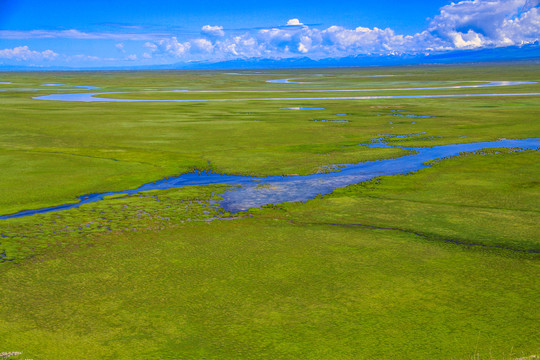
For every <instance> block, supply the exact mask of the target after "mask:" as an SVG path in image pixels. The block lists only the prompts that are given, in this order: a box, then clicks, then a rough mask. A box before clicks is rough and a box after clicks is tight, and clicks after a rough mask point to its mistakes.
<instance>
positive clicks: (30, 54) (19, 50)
mask: <svg viewBox="0 0 540 360" xmlns="http://www.w3.org/2000/svg"><path fill="white" fill-rule="evenodd" d="M56 57H58V54H57V53H55V52H54V51H52V50H45V51H35V50H30V48H29V47H28V46H18V47H15V48H13V49H4V50H0V58H2V59H10V60H17V61H43V60H54V59H55V58H56Z"/></svg>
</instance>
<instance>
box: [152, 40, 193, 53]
mask: <svg viewBox="0 0 540 360" xmlns="http://www.w3.org/2000/svg"><path fill="white" fill-rule="evenodd" d="M144 46H145V47H146V48H148V49H149V50H150V53H153V54H157V55H168V56H172V57H182V56H183V55H184V54H185V53H186V52H188V51H189V49H190V48H191V43H190V42H184V43H181V42H179V41H178V39H177V38H176V37H172V38H170V39H162V40H159V41H157V42H154V43H152V42H147V43H145V44H144Z"/></svg>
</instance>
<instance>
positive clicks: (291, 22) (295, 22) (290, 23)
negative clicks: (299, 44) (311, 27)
mask: <svg viewBox="0 0 540 360" xmlns="http://www.w3.org/2000/svg"><path fill="white" fill-rule="evenodd" d="M301 25H304V24H302V23H301V22H300V20H298V19H290V20H289V21H287V26H301Z"/></svg>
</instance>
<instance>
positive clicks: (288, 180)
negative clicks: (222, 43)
mask: <svg viewBox="0 0 540 360" xmlns="http://www.w3.org/2000/svg"><path fill="white" fill-rule="evenodd" d="M288 80H289V79H278V80H275V81H269V82H274V83H292V82H291V81H288ZM534 83H535V82H530V81H491V82H485V83H481V84H474V85H455V86H437V87H422V88H385V89H330V90H320V89H317V90H261V91H256V92H314V93H316V92H353V91H354V92H358V91H412V90H441V89H464V88H482V87H501V86H515V85H527V84H534ZM53 85H54V86H58V85H60V84H46V85H45V86H49V87H50V86H53ZM94 89H96V87H92V86H74V87H73V88H70V89H55V90H63V91H67V90H94ZM33 90H37V91H42V90H51V89H50V88H49V89H33ZM177 91H181V92H187V93H221V92H223V93H235V92H246V91H245V90H238V91H237V90H232V91H212V90H199V91H189V90H177ZM153 92H170V91H153ZM106 94H114V93H111V92H93V93H70V94H65V93H62V94H51V95H44V96H37V97H34V99H39V100H49V101H83V102H150V101H153V102H155V101H163V102H164V101H167V102H169V101H173V102H197V101H247V100H250V101H253V100H257V101H291V100H368V99H407V98H449V97H481V96H490V97H493V96H538V95H540V93H535V92H529V93H498V94H497V93H487V94H424V95H388V96H384V95H375V96H346V97H338V96H332V97H329V96H325V97H296V98H255V99H244V98H242V99H234V98H232V99H171V100H169V99H114V98H102V97H96V95H106ZM285 109H292V110H320V109H323V108H308V107H289V108H285ZM338 115H346V114H338ZM395 115H396V116H401V115H400V114H395ZM403 116H406V115H403ZM321 121H324V120H321ZM344 121H345V120H344ZM389 137H392V136H391V135H388V136H382V137H380V138H379V139H374V140H373V141H372V142H370V143H368V144H360V145H367V146H370V147H391V146H390V145H388V144H387V143H386V141H385V140H386V139H387V138H389ZM401 137H404V136H401ZM499 147H500V148H518V149H534V150H538V149H540V140H539V139H521V140H519V139H516V140H509V139H501V140H498V141H491V142H477V143H468V144H453V145H442V146H434V147H429V148H428V147H399V148H403V149H407V150H410V151H411V154H410V155H406V156H402V157H399V158H396V159H387V160H378V161H367V162H363V163H359V164H343V165H337V166H336V165H333V166H329V167H328V170H339V171H334V172H326V173H318V174H312V175H306V176H299V175H294V176H268V177H250V176H237V175H225V174H216V173H213V172H210V171H203V172H200V171H195V172H192V173H188V174H182V175H179V176H174V177H169V178H166V179H162V180H159V181H156V182H152V183H148V184H144V185H142V186H140V187H138V188H135V189H127V190H123V191H116V192H105V193H96V194H87V195H82V196H79V197H78V199H79V202H77V203H73V204H64V205H59V206H53V207H47V208H42V209H34V210H26V211H21V212H18V213H15V214H10V215H3V216H0V220H5V219H12V218H19V217H24V216H31V215H35V214H42V213H48V212H54V211H61V210H68V209H75V208H78V207H80V206H82V205H84V204H88V203H93V202H97V201H102V200H103V199H104V198H105V197H108V196H111V195H122V194H125V195H126V196H129V195H133V194H137V193H140V192H143V191H150V190H165V189H172V188H179V187H184V186H193V185H211V184H223V185H239V186H238V187H235V188H233V189H231V190H228V191H226V192H225V193H224V195H223V200H222V201H221V204H220V205H221V207H222V208H223V209H225V210H226V211H230V212H231V213H235V212H239V211H243V210H247V209H249V208H251V207H259V206H262V205H266V204H279V203H283V202H292V201H307V200H309V199H312V198H314V197H315V196H317V195H318V194H323V195H324V194H328V193H330V192H332V191H334V190H335V189H337V188H340V187H344V186H347V185H351V184H356V183H359V182H362V181H366V180H369V179H372V178H374V177H378V176H387V175H397V174H406V173H409V172H411V171H416V170H419V169H422V168H424V167H426V166H428V165H426V162H427V161H430V160H436V159H441V158H446V157H451V156H457V155H459V154H460V153H462V152H472V151H478V150H481V149H485V148H499Z"/></svg>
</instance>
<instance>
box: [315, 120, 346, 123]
mask: <svg viewBox="0 0 540 360" xmlns="http://www.w3.org/2000/svg"><path fill="white" fill-rule="evenodd" d="M311 121H315V122H330V123H348V122H349V120H311Z"/></svg>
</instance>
